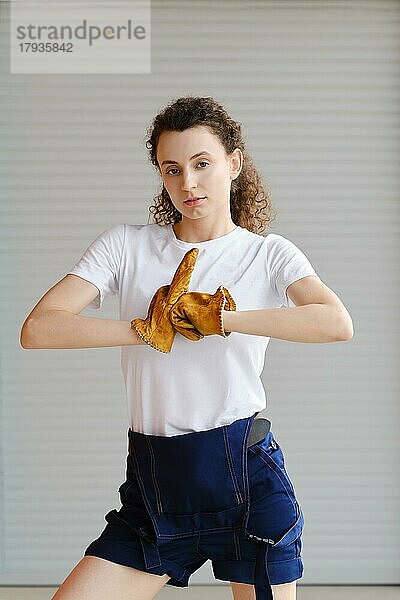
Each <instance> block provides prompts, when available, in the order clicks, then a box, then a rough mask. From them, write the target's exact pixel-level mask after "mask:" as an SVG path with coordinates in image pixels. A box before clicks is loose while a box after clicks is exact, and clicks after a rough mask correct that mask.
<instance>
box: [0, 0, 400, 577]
mask: <svg viewBox="0 0 400 600" xmlns="http://www.w3.org/2000/svg"><path fill="white" fill-rule="evenodd" d="M8 22H9V4H8V3H6V2H1V70H2V75H1V83H0V85H1V92H2V97H3V101H4V102H3V114H2V120H1V137H2V142H1V143H2V159H1V165H0V167H1V173H2V177H1V190H2V201H1V209H0V210H1V233H2V235H1V241H0V243H1V256H2V263H1V269H2V277H1V281H2V285H1V307H2V311H1V357H0V361H1V364H0V367H1V374H0V386H1V389H0V394H1V396H0V401H1V405H0V411H1V412H0V418H1V440H0V443H1V446H0V450H1V462H0V468H1V488H0V499H1V512H0V552H1V563H0V584H53V585H56V584H59V583H60V582H61V581H62V580H63V579H64V578H65V577H66V575H67V573H68V572H69V571H70V570H71V569H72V568H73V566H74V565H75V564H76V563H77V562H78V561H79V560H80V558H81V557H82V555H83V551H84V549H85V548H86V546H87V545H88V544H89V542H90V541H92V540H93V539H94V538H95V537H97V536H98V535H99V534H100V532H101V530H102V529H103V527H104V526H105V524H106V523H105V521H104V514H106V512H108V511H109V510H110V509H111V508H113V507H119V498H118V493H117V490H118V487H119V485H120V484H121V483H122V481H123V480H124V474H125V455H126V423H127V413H126V407H125V391H124V384H123V379H122V374H121V372H120V365H119V359H120V353H119V349H118V348H102V349H82V350H31V351H27V350H24V349H22V348H21V347H20V345H19V331H20V327H21V325H22V323H23V321H24V319H25V317H26V316H27V314H28V313H29V312H30V310H31V309H32V307H33V305H34V304H35V303H36V302H37V301H38V299H39V298H40V297H41V296H42V295H43V294H44V293H45V291H47V290H48V289H49V288H50V287H51V286H52V285H53V284H54V283H55V282H56V281H58V280H60V279H61V278H62V277H63V276H64V275H65V274H66V273H67V272H68V271H69V270H70V269H71V267H72V266H73V265H74V264H75V262H76V261H77V260H78V258H79V257H80V256H81V254H82V253H83V251H84V249H85V248H86V247H87V245H88V244H89V243H90V242H91V241H92V240H93V239H94V238H95V237H96V236H97V235H98V234H99V233H100V232H101V231H103V230H105V229H106V228H107V227H109V226H111V225H113V224H117V223H125V222H128V223H132V224H141V223H143V224H144V223H147V221H148V212H147V207H148V206H149V204H150V203H151V199H152V197H153V195H154V194H155V193H156V191H157V189H158V188H157V179H156V177H155V174H154V173H153V171H152V167H151V165H150V163H149V162H148V159H147V155H146V149H145V147H144V136H145V130H146V127H147V125H148V124H149V122H150V120H151V118H152V117H153V115H154V114H155V113H156V112H157V111H158V109H159V108H161V107H162V106H164V104H165V103H166V102H167V101H168V100H169V99H170V98H172V97H178V96H180V95H185V94H188V93H190V94H196V95H212V96H214V97H215V98H216V99H217V100H219V101H220V102H222V103H223V104H224V105H225V106H226V107H227V108H228V110H229V111H230V112H231V113H232V115H233V116H234V117H235V118H236V119H238V120H239V121H241V122H242V123H243V127H244V131H245V134H246V138H247V141H248V149H249V151H250V152H251V153H252V155H253V157H254V161H255V163H256V165H257V166H258V167H259V168H260V170H261V171H262V173H263V176H264V179H265V181H266V183H267V185H268V187H269V189H270V190H271V192H272V197H273V201H274V204H275V206H276V207H277V209H278V210H279V216H278V219H277V220H276V221H275V223H274V232H276V233H280V234H282V235H284V236H285V237H288V238H289V239H290V240H292V241H293V242H294V243H296V244H297V245H298V246H299V247H300V248H301V249H302V250H303V251H304V252H305V254H306V255H307V256H308V257H309V259H310V261H311V262H312V264H313V266H314V268H315V269H316V271H317V272H318V273H319V275H320V277H321V279H322V280H323V281H324V282H325V283H326V284H327V285H328V286H329V287H331V288H332V289H333V290H334V291H335V292H336V293H337V294H338V295H339V297H340V298H341V299H342V301H343V302H344V304H345V305H346V307H347V308H348V310H349V312H350V314H351V316H352V318H353V323H354V330H355V333H354V338H353V340H352V341H350V342H342V343H332V344H299V343H290V342H286V341H281V340H276V339H273V340H271V343H270V347H269V349H268V352H267V360H266V366H265V369H264V373H263V381H264V385H265V388H266V392H267V397H268V406H269V409H270V416H271V420H272V426H273V431H274V433H275V436H276V438H277V439H278V440H279V442H280V444H281V445H282V447H283V449H284V453H285V456H286V463H287V468H288V471H289V474H290V475H291V478H292V481H293V483H294V485H295V488H296V491H297V495H298V497H299V500H300V502H301V505H302V507H303V510H304V515H305V527H304V535H303V552H302V555H303V560H304V564H305V572H304V577H303V578H302V580H301V581H300V584H301V583H304V584H323V583H327V584H341V583H343V584H345V583H346V584H352V583H354V584H384V583H390V584H397V583H399V582H400V545H399V542H398V540H399V536H400V520H399V501H400V474H399V451H400V436H399V425H400V419H399V413H400V402H399V369H398V364H399V360H398V359H399V343H398V340H399V333H400V331H399V308H398V304H399V302H398V298H399V279H400V277H399V269H398V260H399V255H400V254H399V185H400V178H399V84H400V71H399V45H400V36H399V30H400V3H399V2H397V1H394V0H369V1H368V0H364V1H355V0H345V1H330V0H325V1H296V0H288V1H276V2H270V1H265V2H261V1H260V2H254V1H253V2H247V1H245V0H240V1H239V0H235V1H233V0H229V1H226V2H225V1H222V0H219V1H217V2H205V1H202V2H188V1H180V2H179V1H178V2H177V1H174V2H172V1H168V0H164V1H163V2H161V1H160V0H158V1H157V2H152V29H151V32H152V72H151V74H140V75H22V74H21V75H15V74H14V75H10V73H9V62H8V60H9V55H8ZM84 314H87V315H90V316H96V317H99V318H118V314H117V300H116V299H115V298H109V299H107V301H106V305H105V306H104V308H103V309H102V310H101V311H95V310H89V309H87V310H85V311H84ZM211 581H213V578H212V574H211V570H210V567H209V563H208V564H206V565H205V566H204V567H203V568H202V569H201V570H200V571H198V572H197V573H196V574H195V575H194V576H193V577H192V579H191V582H193V583H197V582H201V583H205V582H211Z"/></svg>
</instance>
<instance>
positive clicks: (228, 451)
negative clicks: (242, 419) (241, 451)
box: [222, 427, 243, 504]
mask: <svg viewBox="0 0 400 600" xmlns="http://www.w3.org/2000/svg"><path fill="white" fill-rule="evenodd" d="M222 433H223V436H224V442H225V456H226V459H227V462H228V467H229V471H230V473H231V478H232V482H233V486H234V488H235V494H236V498H237V501H238V504H241V503H242V502H243V499H242V495H241V493H240V490H239V485H238V482H237V479H236V473H235V469H234V466H233V458H232V454H231V449H230V446H229V440H228V436H227V433H226V428H225V427H224V428H223V429H222Z"/></svg>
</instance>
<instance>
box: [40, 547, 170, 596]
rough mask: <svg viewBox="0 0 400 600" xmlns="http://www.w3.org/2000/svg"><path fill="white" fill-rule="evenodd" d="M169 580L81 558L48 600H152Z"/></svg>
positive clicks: (89, 558) (96, 558)
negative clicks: (116, 599)
mask: <svg viewBox="0 0 400 600" xmlns="http://www.w3.org/2000/svg"><path fill="white" fill-rule="evenodd" d="M169 578H170V576H169V575H168V574H166V575H154V574H153V573H145V572H144V571H139V570H138V569H134V568H133V567H126V566H125V565H120V564H117V563H114V562H111V561H109V560H105V559H103V558H99V557H97V556H84V557H83V558H82V559H81V560H80V561H79V563H78V564H77V565H76V566H75V567H74V569H73V570H72V571H71V572H70V574H69V575H68V576H67V578H66V579H65V580H64V581H63V583H62V584H61V586H60V587H59V589H58V590H57V592H56V593H55V595H54V596H53V598H52V599H51V600H93V598H96V600H114V599H115V598H118V600H151V599H152V598H154V596H155V595H156V594H157V592H158V591H159V590H160V589H161V588H162V587H163V586H164V585H165V584H166V582H167V581H168V579H169Z"/></svg>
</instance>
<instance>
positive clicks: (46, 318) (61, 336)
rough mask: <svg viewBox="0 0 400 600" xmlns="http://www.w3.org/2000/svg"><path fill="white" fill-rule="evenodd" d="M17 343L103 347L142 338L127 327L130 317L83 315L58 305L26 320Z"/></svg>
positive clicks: (39, 346)
mask: <svg viewBox="0 0 400 600" xmlns="http://www.w3.org/2000/svg"><path fill="white" fill-rule="evenodd" d="M28 323H29V324H28ZM20 343H21V346H22V347H23V348H26V349H34V348H36V349H47V348H104V347H112V346H132V345H136V344H144V343H145V342H143V341H142V340H141V339H140V337H139V336H138V335H137V334H136V332H135V331H133V330H132V329H131V323H130V321H118V320H113V319H98V318H96V317H83V316H82V315H75V314H74V313H70V312H68V311H66V310H62V309H50V310H46V311H44V312H42V313H41V315H40V316H38V317H37V318H35V317H33V318H32V320H31V321H29V322H27V323H26V325H25V326H24V327H23V328H22V330H21V337H20Z"/></svg>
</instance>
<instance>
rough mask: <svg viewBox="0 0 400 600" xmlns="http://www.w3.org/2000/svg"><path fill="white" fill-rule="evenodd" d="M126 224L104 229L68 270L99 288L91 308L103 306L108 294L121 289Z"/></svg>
mask: <svg viewBox="0 0 400 600" xmlns="http://www.w3.org/2000/svg"><path fill="white" fill-rule="evenodd" d="M124 235H125V225H124V224H122V225H114V226H113V227H110V228H108V229H106V230H105V231H103V232H102V233H101V234H100V235H98V236H97V237H96V239H95V240H93V242H92V243H91V244H90V245H89V246H88V247H87V248H86V250H85V252H84V253H83V255H82V256H81V258H80V259H79V260H78V262H77V263H75V266H74V267H73V268H72V269H71V271H68V274H71V275H78V276H79V277H82V279H85V280H86V281H89V282H90V283H93V284H94V285H95V286H96V287H97V289H98V290H99V293H98V295H97V296H96V298H95V299H94V300H92V302H90V304H88V307H89V308H96V309H97V308H101V307H102V305H103V302H104V299H105V298H106V297H107V296H110V295H115V294H117V293H118V291H119V270H120V264H121V256H122V250H123V245H124Z"/></svg>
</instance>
